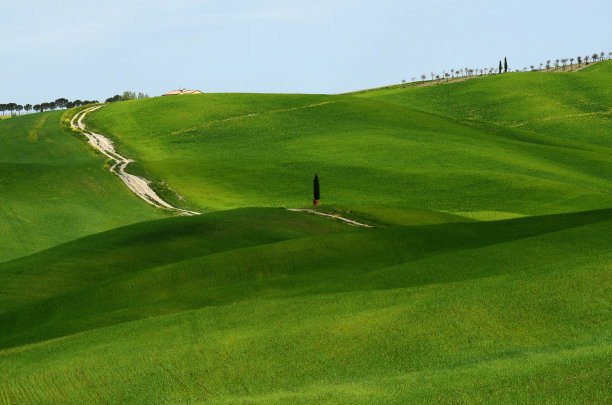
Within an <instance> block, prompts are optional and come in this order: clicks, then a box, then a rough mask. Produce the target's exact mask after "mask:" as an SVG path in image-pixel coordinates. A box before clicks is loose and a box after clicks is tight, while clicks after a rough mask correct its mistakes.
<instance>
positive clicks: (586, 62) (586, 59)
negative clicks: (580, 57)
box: [584, 55, 591, 65]
mask: <svg viewBox="0 0 612 405" xmlns="http://www.w3.org/2000/svg"><path fill="white" fill-rule="evenodd" d="M590 58H591V57H590V56H589V55H584V64H585V65H588V64H589V59H590Z"/></svg>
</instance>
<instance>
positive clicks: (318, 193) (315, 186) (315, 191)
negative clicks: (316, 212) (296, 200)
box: [312, 174, 321, 205]
mask: <svg viewBox="0 0 612 405" xmlns="http://www.w3.org/2000/svg"><path fill="white" fill-rule="evenodd" d="M312 188H313V197H314V205H318V204H319V200H320V199H321V190H320V189H319V176H318V175H316V174H315V176H314V182H313V187H312Z"/></svg>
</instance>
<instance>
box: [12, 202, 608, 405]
mask: <svg viewBox="0 0 612 405" xmlns="http://www.w3.org/2000/svg"><path fill="white" fill-rule="evenodd" d="M245 216H249V217H250V216H253V217H254V218H259V219H258V220H257V221H255V224H254V225H253V226H252V227H251V228H250V229H247V230H243V229H240V228H237V227H235V226H234V225H235V224H236V223H242V224H244V223H251V222H250V220H249V221H245V220H244V218H245ZM266 225H267V226H266ZM611 226H612V210H603V211H592V212H585V213H577V214H563V215H556V216H542V217H530V218H519V219H512V220H506V221H493V222H480V223H478V222H472V223H463V224H461V223H455V224H438V225H426V226H414V227H409V226H391V227H385V228H378V229H374V230H367V229H357V228H353V227H350V226H348V225H344V224H339V223H335V222H332V221H327V220H325V219H321V218H317V217H314V216H307V215H294V214H291V213H287V212H284V211H282V210H278V209H250V210H246V211H244V210H238V211H229V212H226V213H222V214H218V215H217V214H214V215H211V217H210V218H207V217H206V216H202V217H190V218H178V219H174V220H164V221H156V222H153V223H145V224H142V225H135V226H131V227H129V228H127V229H125V230H117V231H110V232H107V233H105V234H101V235H99V236H95V237H90V238H87V239H86V240H84V241H82V243H71V244H69V245H65V246H60V247H58V248H55V249H52V250H49V251H46V252H42V253H40V254H38V255H36V256H34V257H31V258H24V259H20V260H19V261H15V262H13V263H8V264H5V265H3V267H2V268H1V269H0V274H1V275H2V277H4V278H3V279H2V282H3V283H7V278H8V282H9V283H11V282H12V283H13V284H15V285H16V284H18V279H19V278H21V279H22V282H21V283H20V284H21V285H23V284H26V283H29V284H36V285H39V286H40V290H39V291H38V292H37V294H38V295H39V297H37V298H36V299H33V298H34V297H32V296H27V297H20V296H18V293H17V292H14V293H13V294H5V295H4V296H3V297H2V299H3V302H4V303H6V302H7V301H8V302H9V306H10V305H15V304H16V303H18V304H20V305H16V306H14V308H13V309H12V310H9V311H7V312H5V313H3V314H1V315H0V326H1V328H0V330H1V331H2V332H1V333H0V346H1V347H3V349H1V350H0V358H1V359H2V363H1V364H2V367H3V370H4V371H5V373H4V376H3V378H2V380H1V381H0V392H2V393H3V395H4V397H2V398H4V400H5V401H6V400H7V399H8V402H10V401H15V402H19V403H22V402H47V401H53V402H91V401H94V402H113V403H114V402H117V403H118V402H137V403H150V402H167V401H169V402H199V401H207V402H209V401H211V402H220V403H240V402H246V403H254V402H255V403H285V402H291V403H311V402H313V401H314V402H320V401H323V402H334V403H336V402H339V403H372V402H380V403H382V402H422V401H425V400H428V401H430V402H456V401H458V400H469V401H475V402H490V401H492V400H493V401H495V402H497V401H506V402H516V401H519V402H534V401H535V402H541V401H551V402H559V401H561V402H564V401H577V400H579V401H580V402H591V403H592V402H602V401H605V399H606V398H608V395H609V389H608V388H609V387H608V386H607V384H606V381H609V380H610V377H612V375H611V374H610V367H609V358H610V355H611V354H612V344H611V342H610V340H609V333H608V332H609V330H610V327H611V326H612V325H611V322H610V321H611V319H610V316H609V315H610V306H609V298H610V297H609V288H610V280H609V274H610V270H611V267H610V264H611V261H610V259H611V258H612V257H611V250H610V242H609V238H607V236H609V233H610V227H611ZM173 229H175V230H178V229H184V230H185V232H184V233H183V232H182V231H181V232H173V231H172V230H173ZM266 229H267V230H266ZM232 232H236V235H235V236H236V237H235V238H231V237H230V236H231V234H232ZM160 234H161V235H164V237H163V238H160V237H159V235H160ZM317 234H318V235H317ZM216 235H220V237H219V238H217V237H216ZM117 238H119V239H120V240H116V239H117ZM258 238H260V239H259V243H258V244H257V242H256V240H257V239H258ZM147 242H151V243H154V244H155V247H154V249H151V250H150V251H151V252H162V251H163V252H168V255H167V256H166V257H162V256H163V255H160V256H159V257H156V258H153V260H148V258H147V257H146V256H143V245H146V244H147ZM254 243H255V244H254ZM116 244H121V245H122V246H123V248H122V249H121V250H120V251H119V252H116V253H113V252H115V251H114V250H113V249H108V248H110V247H112V246H114V245H116ZM77 247H78V250H76V249H77ZM197 252H199V253H197ZM181 253H184V258H185V259H184V260H182V259H183V255H181ZM91 255H93V257H90V256H91ZM66 256H69V257H73V258H74V260H73V261H71V264H72V263H76V265H75V266H78V263H79V262H82V261H86V259H87V258H89V259H91V260H92V262H93V263H101V265H100V267H101V268H103V269H109V270H107V271H105V272H104V273H102V274H99V273H98V271H97V269H95V268H94V269H92V273H95V274H94V276H88V277H87V280H85V281H82V280H81V281H79V282H78V283H75V282H74V272H73V271H71V267H72V266H66V265H63V264H62V263H63V262H65V260H66ZM94 259H95V260H94ZM37 261H44V262H46V263H47V269H46V270H45V271H39V272H37V273H36V274H33V275H32V274H27V273H28V271H27V269H28V268H30V266H32V264H33V262H34V263H35V262H37ZM63 269H67V270H63ZM88 273H89V272H87V273H85V275H86V276H87V275H88ZM33 278H36V279H37V280H38V281H37V282H36V283H34V280H33ZM58 284H59V285H66V286H68V288H69V289H70V290H69V291H66V292H61V293H60V294H58V295H56V296H52V297H47V298H42V299H41V297H42V296H45V295H48V292H49V291H52V290H53V289H54V288H57V287H56V286H57V285H58ZM4 305H6V304H4ZM78 331H80V333H76V334H74V332H78ZM54 336H64V337H60V338H57V339H51V340H47V339H49V338H51V337H54ZM41 340H45V341H44V342H40V343H37V342H39V341H41ZM608 399H609V398H608Z"/></svg>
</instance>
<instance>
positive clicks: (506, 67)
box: [504, 56, 508, 73]
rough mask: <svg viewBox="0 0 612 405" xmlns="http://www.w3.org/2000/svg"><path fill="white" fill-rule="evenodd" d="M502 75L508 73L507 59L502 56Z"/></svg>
mask: <svg viewBox="0 0 612 405" xmlns="http://www.w3.org/2000/svg"><path fill="white" fill-rule="evenodd" d="M504 73H508V59H506V57H505V56H504Z"/></svg>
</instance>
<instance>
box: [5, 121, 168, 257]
mask: <svg viewBox="0 0 612 405" xmlns="http://www.w3.org/2000/svg"><path fill="white" fill-rule="evenodd" d="M61 115H62V112H60V111H56V112H48V113H42V114H31V115H26V116H20V117H13V118H11V119H7V120H2V121H1V122H0V144H1V145H2V153H1V154H0V190H1V192H0V235H2V239H1V243H0V262H1V261H5V260H8V259H12V258H16V257H19V256H24V255H26V254H30V253H34V252H37V251H39V250H41V249H45V248H48V247H52V246H55V245H57V244H59V243H62V242H67V241H69V240H72V239H75V238H78V237H81V236H85V235H89V234H93V233H97V232H101V231H104V230H108V229H113V228H116V227H118V226H122V225H127V224H130V223H135V222H139V221H144V220H148V219H154V218H163V217H164V216H166V214H165V213H163V212H156V211H155V210H151V209H149V208H148V207H146V205H143V204H139V203H138V198H137V197H135V196H133V195H132V194H131V193H130V192H129V191H128V190H127V189H126V188H125V186H124V185H123V184H122V183H121V182H118V181H116V180H117V179H115V178H113V177H112V176H110V175H109V174H108V169H104V168H103V167H102V164H101V161H100V158H99V157H98V156H96V155H95V154H94V152H93V150H91V149H89V148H88V147H86V146H85V143H84V142H83V141H81V140H79V139H77V138H75V137H73V136H70V135H68V134H67V133H66V132H64V131H63V130H62V128H61V127H60V117H61Z"/></svg>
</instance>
